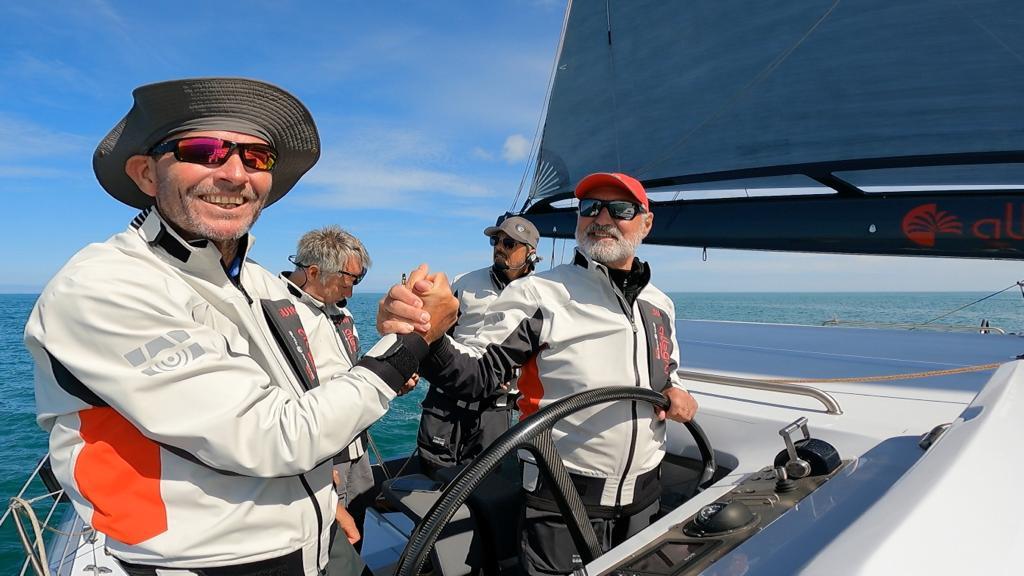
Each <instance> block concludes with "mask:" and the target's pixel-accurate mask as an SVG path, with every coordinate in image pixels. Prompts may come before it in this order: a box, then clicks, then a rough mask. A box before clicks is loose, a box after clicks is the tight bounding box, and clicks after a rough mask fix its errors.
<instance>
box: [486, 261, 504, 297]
mask: <svg viewBox="0 0 1024 576" xmlns="http://www.w3.org/2000/svg"><path fill="white" fill-rule="evenodd" d="M487 272H488V274H490V276H491V285H493V286H494V289H495V290H497V291H498V292H501V291H502V290H504V289H505V286H508V280H507V279H506V278H505V275H504V274H499V273H498V271H497V270H495V269H494V266H491V267H490V268H488V269H487Z"/></svg>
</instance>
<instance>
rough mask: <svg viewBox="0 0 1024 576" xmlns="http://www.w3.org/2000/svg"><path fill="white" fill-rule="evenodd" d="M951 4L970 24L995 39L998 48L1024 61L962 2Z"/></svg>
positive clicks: (1023, 59)
mask: <svg viewBox="0 0 1024 576" xmlns="http://www.w3.org/2000/svg"><path fill="white" fill-rule="evenodd" d="M953 4H955V5H956V7H957V8H959V9H960V11H961V12H963V13H964V16H966V17H967V19H968V20H970V21H971V23H972V24H974V25H975V26H977V27H978V28H980V29H981V31H982V32H984V33H985V34H987V35H989V36H991V37H992V40H993V41H995V43H996V44H998V45H999V47H1000V48H1002V49H1003V50H1006V51H1007V52H1009V53H1010V55H1011V56H1013V57H1014V58H1016V59H1017V60H1018V61H1020V62H1024V58H1022V57H1021V55H1020V54H1018V53H1017V52H1016V51H1014V49H1013V48H1011V47H1010V46H1009V45H1008V44H1007V43H1006V42H1004V41H1003V39H1002V38H1000V37H999V36H997V35H996V33H995V32H993V31H992V30H990V29H989V28H988V27H987V26H985V25H984V24H982V23H981V22H979V21H978V19H977V18H975V17H974V14H972V13H971V12H970V11H969V10H967V8H965V7H964V5H963V2H954V3H953Z"/></svg>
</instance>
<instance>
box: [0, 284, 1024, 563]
mask: <svg viewBox="0 0 1024 576" xmlns="http://www.w3.org/2000/svg"><path fill="white" fill-rule="evenodd" d="M671 296H672V299H673V300H674V302H675V304H676V314H677V316H678V317H680V318H688V319H708V320H736V321H748V322H778V323H787V324H811V325H820V324H821V323H822V322H824V321H826V320H831V319H839V320H847V321H862V322H871V321H874V322H896V323H915V322H916V323H920V322H926V321H929V320H931V319H933V318H935V317H937V316H939V315H942V314H945V313H947V312H949V311H951V310H954V309H956V308H959V307H961V306H964V305H965V304H968V303H970V302H973V301H975V300H978V299H980V298H983V297H985V296H987V294H986V293H974V292H938V293H935V292H920V293H908V292H899V293H674V294H671ZM379 298H380V295H379V294H357V295H356V296H355V297H354V298H353V299H352V300H351V301H350V309H351V310H352V312H353V314H354V315H355V317H356V319H357V327H358V329H359V332H360V336H361V339H362V342H363V350H366V349H368V348H369V347H370V346H372V345H373V343H374V342H376V340H377V339H378V338H379V336H378V335H377V332H376V330H375V329H374V317H375V314H376V307H377V300H378V299H379ZM35 300H36V295H34V294H0V438H2V442H3V443H2V450H0V499H2V500H0V502H3V505H4V508H6V503H7V499H8V498H9V497H10V496H13V495H15V494H16V493H17V491H18V489H19V488H20V487H21V484H22V483H23V482H24V480H25V479H26V478H27V476H28V475H29V474H30V473H31V471H32V469H33V468H34V467H35V465H36V463H37V462H38V461H39V459H40V458H41V457H42V456H43V454H44V452H45V450H46V443H47V442H46V435H45V434H44V433H43V432H42V430H40V429H39V427H38V426H36V423H35V401H34V398H33V391H32V360H31V357H30V356H29V354H28V352H27V351H26V350H25V348H24V346H23V345H22V331H23V330H24V326H25V321H26V320H27V318H28V315H29V312H30V311H31V309H32V305H33V304H34V303H35ZM983 319H985V320H988V321H989V323H990V325H991V326H998V327H1001V328H1003V329H1005V330H1007V331H1010V332H1016V333H1021V332H1024V296H1022V294H1021V292H1020V291H1019V290H1017V289H1014V290H1011V291H1007V292H1004V293H1003V294H1000V295H998V296H995V297H993V298H989V299H988V300H985V301H984V302H981V303H979V304H976V305H974V306H971V307H969V308H967V309H965V310H963V311H961V312H957V313H956V314H953V315H950V316H948V317H945V318H942V319H941V320H938V321H936V322H935V323H936V324H955V325H963V326H978V325H979V324H980V322H981V321H982V320H983ZM683 353H684V354H685V350H684V351H683ZM425 391H426V387H425V386H420V387H418V388H417V389H416V390H414V391H413V392H411V393H410V394H408V395H406V396H404V397H402V398H398V399H397V400H396V401H395V402H394V403H393V404H392V408H391V410H390V411H389V412H388V413H387V415H385V416H384V418H382V419H381V420H380V421H379V422H377V424H375V425H374V426H373V428H372V429H371V432H372V434H373V437H374V439H375V441H376V442H377V445H378V447H379V448H380V450H381V452H382V453H383V455H384V456H385V457H389V456H397V455H400V454H404V453H407V452H409V451H410V450H412V448H413V447H414V446H415V433H416V428H417V426H418V422H419V402H420V400H422V398H423V394H424V393H425ZM22 558H23V556H22V553H21V548H20V543H19V542H18V539H17V535H16V532H15V530H14V527H13V526H12V525H11V524H10V522H8V523H7V524H6V525H4V526H3V527H2V528H0V574H17V573H18V570H20V568H21V559H22Z"/></svg>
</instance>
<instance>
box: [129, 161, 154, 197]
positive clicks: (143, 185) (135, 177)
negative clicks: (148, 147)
mask: <svg viewBox="0 0 1024 576" xmlns="http://www.w3.org/2000/svg"><path fill="white" fill-rule="evenodd" d="M124 172H125V174H127V175H128V177H129V178H131V179H132V181H133V182H135V185H136V186H138V187H139V190H142V193H143V194H145V195H147V196H152V197H154V198H156V191H157V182H156V162H155V161H154V160H153V159H152V158H150V157H149V156H143V155H142V154H136V155H135V156H132V157H131V158H129V159H128V160H127V161H126V162H125V163H124Z"/></svg>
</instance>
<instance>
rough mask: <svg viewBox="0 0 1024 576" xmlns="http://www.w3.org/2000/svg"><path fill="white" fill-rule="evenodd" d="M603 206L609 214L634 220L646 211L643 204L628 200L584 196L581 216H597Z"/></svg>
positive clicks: (581, 203)
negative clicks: (596, 198)
mask: <svg viewBox="0 0 1024 576" xmlns="http://www.w3.org/2000/svg"><path fill="white" fill-rule="evenodd" d="M602 208H607V209H608V215H609V216H611V217H612V218H615V219H616V220H632V219H633V218H636V215H637V214H641V213H643V212H644V209H643V207H642V206H640V205H639V204H637V203H635V202H629V201H628V200H595V199H593V198H584V199H582V200H580V206H579V212H580V216H583V217H586V218H597V215H598V214H600V213H601V209H602Z"/></svg>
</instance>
